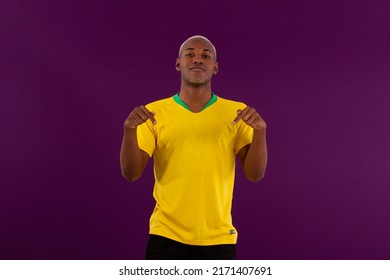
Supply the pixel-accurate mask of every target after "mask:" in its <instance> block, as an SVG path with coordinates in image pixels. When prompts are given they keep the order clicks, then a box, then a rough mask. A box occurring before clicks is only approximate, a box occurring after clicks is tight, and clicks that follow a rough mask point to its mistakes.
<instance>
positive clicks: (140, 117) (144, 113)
mask: <svg viewBox="0 0 390 280" xmlns="http://www.w3.org/2000/svg"><path fill="white" fill-rule="evenodd" d="M155 115H156V113H155V112H150V111H149V110H148V109H146V108H145V106H139V107H135V108H134V110H133V111H132V112H131V113H130V115H129V116H128V117H127V119H126V121H125V123H124V126H125V128H129V129H135V128H137V126H139V125H140V124H143V123H144V122H146V121H147V120H148V119H149V120H151V121H152V123H153V124H156V123H157V122H156V119H155V118H154V116H155Z"/></svg>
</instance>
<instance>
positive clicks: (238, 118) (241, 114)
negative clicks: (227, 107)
mask: <svg viewBox="0 0 390 280" xmlns="http://www.w3.org/2000/svg"><path fill="white" fill-rule="evenodd" d="M246 109H247V108H245V109H244V110H241V109H238V110H237V117H236V118H235V119H234V120H233V124H236V123H238V121H239V120H241V118H242V116H243V115H244V113H245V111H246Z"/></svg>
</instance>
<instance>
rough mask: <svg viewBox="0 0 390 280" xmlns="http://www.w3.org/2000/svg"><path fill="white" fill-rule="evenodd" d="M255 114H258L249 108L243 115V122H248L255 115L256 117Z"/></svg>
mask: <svg viewBox="0 0 390 280" xmlns="http://www.w3.org/2000/svg"><path fill="white" fill-rule="evenodd" d="M255 114H257V112H256V111H255V109H253V108H250V107H248V109H247V110H246V111H245V113H243V115H242V120H243V121H244V122H248V120H249V119H250V118H251V117H252V116H253V115H255Z"/></svg>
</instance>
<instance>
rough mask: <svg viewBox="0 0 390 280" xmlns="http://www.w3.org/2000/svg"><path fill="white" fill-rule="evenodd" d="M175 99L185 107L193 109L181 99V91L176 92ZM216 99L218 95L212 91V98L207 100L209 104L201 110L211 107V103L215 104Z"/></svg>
mask: <svg viewBox="0 0 390 280" xmlns="http://www.w3.org/2000/svg"><path fill="white" fill-rule="evenodd" d="M173 100H175V102H176V103H177V104H179V105H181V106H183V107H184V108H186V109H187V110H189V111H191V109H190V108H189V107H188V106H187V104H185V103H184V102H183V100H181V99H180V97H179V93H176V94H175V95H174V96H173ZM215 101H217V96H216V95H215V94H214V93H211V99H210V101H209V102H207V104H206V105H205V106H204V107H203V108H202V110H200V111H203V110H204V109H206V108H207V107H209V106H210V105H212V104H214V103H215Z"/></svg>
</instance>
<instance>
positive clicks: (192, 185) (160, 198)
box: [137, 96, 253, 245]
mask: <svg viewBox="0 0 390 280" xmlns="http://www.w3.org/2000/svg"><path fill="white" fill-rule="evenodd" d="M215 97H216V96H215ZM176 98H177V97H176ZM146 107H147V108H148V110H150V111H154V112H155V113H156V115H155V119H156V121H157V124H156V125H153V124H152V122H151V121H150V120H148V121H147V122H146V123H144V124H142V125H140V126H138V128H137V136H138V145H139V147H140V149H142V150H144V151H145V152H147V153H148V154H149V156H150V157H152V156H154V176H155V185H154V192H153V196H154V198H155V200H156V206H155V208H154V211H153V214H152V216H151V218H150V234H156V235H160V236H164V237H167V238H170V239H173V240H176V241H179V242H182V243H184V244H190V245H217V244H235V243H236V242H237V231H236V229H235V228H234V226H233V224H232V217H231V207H232V199H233V186H234V175H235V162H236V154H237V152H238V151H239V150H240V149H241V148H242V147H243V146H245V145H247V144H249V143H251V141H252V135H253V129H252V128H251V127H250V126H248V125H247V124H245V123H244V122H243V121H239V122H238V123H237V124H235V125H234V124H233V120H234V119H235V117H236V116H237V110H238V109H244V108H245V107H246V105H245V104H244V103H241V102H235V101H231V100H227V99H223V98H220V97H218V98H217V99H216V101H215V102H214V103H213V104H211V105H210V106H208V107H207V108H205V109H204V110H202V111H201V112H199V113H193V112H191V111H189V110H188V109H186V108H184V107H183V106H182V105H180V104H178V103H177V102H176V101H175V99H174V98H173V97H170V98H166V99H162V100H159V101H155V102H153V103H150V104H148V105H146Z"/></svg>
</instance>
